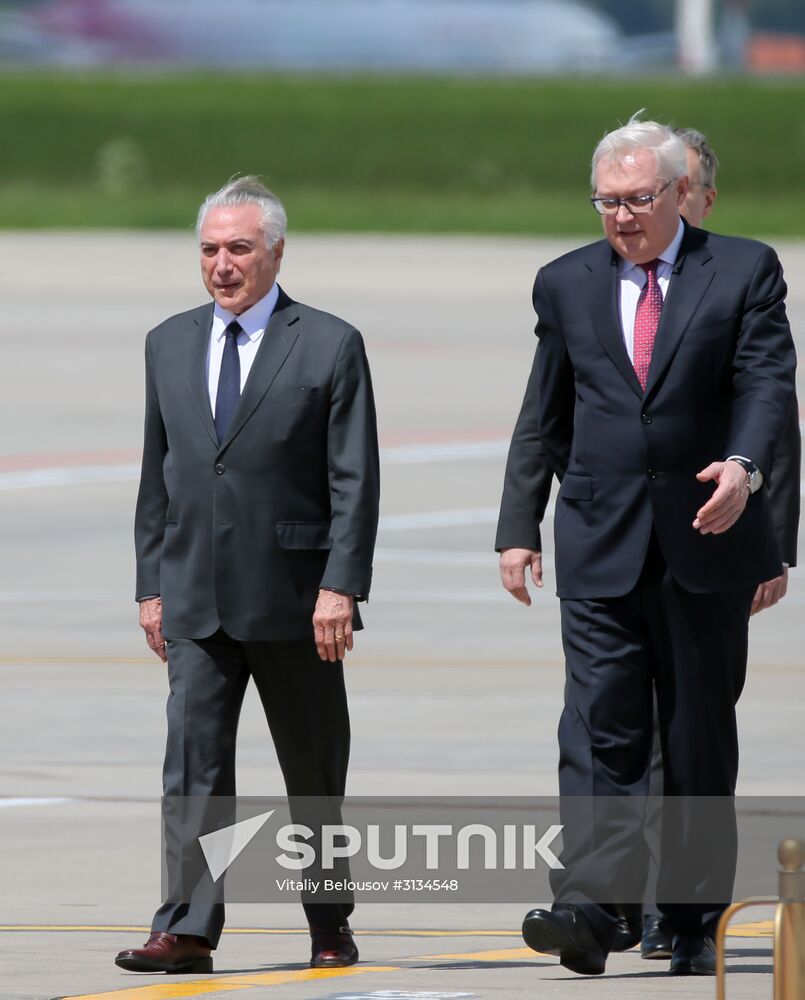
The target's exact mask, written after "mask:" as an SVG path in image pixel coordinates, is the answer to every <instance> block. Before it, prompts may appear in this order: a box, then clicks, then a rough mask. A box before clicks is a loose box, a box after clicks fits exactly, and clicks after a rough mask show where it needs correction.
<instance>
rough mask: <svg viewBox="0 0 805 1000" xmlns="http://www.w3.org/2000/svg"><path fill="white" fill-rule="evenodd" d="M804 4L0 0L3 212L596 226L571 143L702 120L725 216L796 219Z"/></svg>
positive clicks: (760, 221)
mask: <svg viewBox="0 0 805 1000" xmlns="http://www.w3.org/2000/svg"><path fill="white" fill-rule="evenodd" d="M804 106H805V5H803V3H802V0H640V2H639V0H339V2H338V3H334V2H331V0H294V2H293V3H289V2H285V0H228V2H226V3H225V4H224V3H221V2H220V0H0V128H2V132H3V135H4V138H5V140H6V141H5V143H4V155H3V157H2V159H0V227H3V228H6V229H14V228H46V229H47V228H66V229H74V228H185V227H187V226H188V225H189V224H190V222H191V220H192V218H193V217H194V214H195V208H196V206H197V204H198V202H199V200H200V199H201V198H202V197H203V196H204V195H205V194H206V193H207V192H208V191H210V190H212V189H214V188H216V187H218V186H219V185H220V183H221V182H222V181H223V180H225V179H226V178H227V177H229V176H231V175H233V174H235V173H238V172H241V173H259V174H262V175H264V176H266V177H267V179H268V181H269V183H270V184H271V185H272V186H274V187H275V188H276V189H277V191H278V192H279V193H280V194H281V195H282V197H283V198H284V200H285V201H286V203H287V207H288V209H289V214H290V218H291V225H292V228H293V229H294V230H297V231H299V230H308V231H319V232H328V231H329V232H342V231H352V232H437V233H438V232H452V233H467V232H470V233H500V234H523V235H574V236H589V237H593V236H595V235H596V234H597V233H598V231H599V223H598V220H597V219H596V218H595V217H594V214H593V212H592V211H591V209H590V206H589V203H588V201H587V195H588V194H589V190H588V187H589V179H588V163H589V156H590V151H591V150H592V148H593V147H594V145H595V143H596V142H597V140H598V139H599V138H600V136H601V135H602V134H603V133H604V132H605V131H607V130H608V129H611V128H613V127H616V126H617V125H618V124H619V123H621V122H624V121H626V120H627V119H628V118H629V117H630V116H631V115H632V114H633V113H634V112H635V111H637V110H638V109H640V108H645V109H646V110H647V114H648V115H650V116H652V117H656V118H659V119H661V120H664V121H667V122H669V123H670V124H677V125H685V126H688V125H694V126H696V127H698V128H700V129H703V130H704V131H705V132H706V133H707V134H708V135H709V137H710V139H711V140H712V143H713V145H714V146H715V149H716V150H717V152H718V154H719V156H720V158H721V162H722V169H721V172H720V174H719V188H720V190H721V193H722V197H721V198H720V200H719V205H718V211H717V213H716V215H715V216H714V217H713V223H714V226H715V228H717V229H719V230H721V231H723V232H727V233H742V234H744V235H746V234H756V235H761V236H775V235H777V236H794V237H797V236H801V235H803V234H805V199H803V198H802V191H803V185H802V178H803V177H805V116H803V115H802V108H803V107H804Z"/></svg>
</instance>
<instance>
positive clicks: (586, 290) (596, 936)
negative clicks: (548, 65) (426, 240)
mask: <svg viewBox="0 0 805 1000" xmlns="http://www.w3.org/2000/svg"><path fill="white" fill-rule="evenodd" d="M592 182H593V189H594V192H593V199H592V201H593V205H594V206H595V208H596V209H597V210H598V211H599V212H600V213H601V216H602V221H603V227H604V235H605V237H606V238H605V239H604V240H602V241H600V242H598V243H595V244H592V245H591V246H587V247H584V248H582V249H581V250H577V251H575V252H573V253H570V254H567V255H566V256H564V257H562V258H560V259H558V260H556V261H553V262H552V263H550V264H548V265H547V266H546V267H544V268H543V269H542V270H541V271H540V272H539V274H538V275H537V278H536V282H535V285H534V307H535V310H536V312H537V315H538V324H537V331H536V332H537V336H538V338H539V346H538V349H537V353H536V357H535V361H534V366H533V369H532V373H531V377H530V379H529V383H528V387H527V390H526V395H525V399H524V402H523V407H522V410H521V413H520V417H519V419H518V422H517V426H516V429H515V432H514V436H513V439H512V443H511V448H510V452H509V459H508V463H507V468H506V480H505V486H504V494H503V499H502V503H501V512H500V521H499V525H498V534H497V539H496V547H497V548H498V549H499V550H500V551H501V576H502V579H503V583H504V586H505V587H506V588H507V589H508V590H509V591H510V592H511V593H512V594H513V595H514V596H515V597H516V598H518V599H519V600H521V601H523V602H524V603H530V598H529V596H528V593H527V590H526V586H525V573H526V571H530V573H531V575H532V579H533V580H534V582H535V583H536V584H537V585H538V586H541V585H542V566H541V543H540V527H539V526H540V522H541V520H542V515H543V513H544V501H545V499H546V491H545V480H546V477H548V478H549V477H550V475H552V474H556V475H557V477H558V478H559V479H560V480H561V483H562V485H561V489H560V492H559V496H558V499H557V506H556V514H555V521H554V529H555V541H556V574H557V585H558V594H559V597H560V598H561V614H562V633H563V643H564V649H565V657H566V663H567V668H566V669H567V672H566V686H565V708H564V711H563V714H562V719H561V722H560V726H559V744H560V764H559V784H560V793H561V795H562V796H563V797H565V798H566V799H570V798H571V797H578V796H613V797H621V798H623V797H627V796H634V795H637V796H640V795H644V794H646V791H647V777H648V767H647V765H648V758H649V754H650V747H651V719H652V710H651V700H652V686H656V690H657V702H658V717H659V726H660V734H661V741H662V748H663V765H664V793H665V795H666V796H702V795H704V796H719V797H726V798H729V797H731V796H732V795H733V794H734V790H735V783H736V778H737V767H738V743H737V732H736V722H735V705H736V702H737V700H738V697H739V695H740V692H741V689H742V686H743V682H744V676H745V670H746V656H747V636H748V619H749V614H750V610H751V607H752V601H753V598H754V595H755V591H756V588H757V585H758V584H759V583H760V582H762V581H764V580H769V579H772V578H774V577H777V576H779V575H780V573H781V570H782V566H781V562H780V558H779V554H778V550H777V545H776V542H775V538H774V530H773V525H772V520H771V515H770V512H769V509H768V502H767V496H766V492H767V490H766V488H764V475H767V474H768V470H769V468H770V466H771V458H772V454H773V450H774V446H775V443H776V441H777V439H778V437H779V435H780V433H781V431H782V427H783V424H784V421H785V419H786V415H787V413H788V412H789V406H790V402H791V398H792V394H793V384H794V369H795V357H794V347H793V342H792V339H791V334H790V330H789V328H788V323H787V320H786V315H785V306H784V299H785V283H784V281H783V278H782V271H781V268H780V265H779V262H778V260H777V258H776V256H775V254H774V252H773V251H772V250H771V249H770V248H769V247H767V246H765V245H763V244H761V243H757V242H754V241H749V240H740V239H734V238H726V237H718V236H713V235H711V234H708V233H706V232H704V231H702V230H699V229H695V228H693V227H691V226H689V225H687V224H686V223H684V222H683V221H682V220H681V218H680V208H681V206H682V204H683V203H684V200H685V197H686V195H687V192H688V177H687V162H686V156H685V147H684V145H683V143H682V142H681V140H680V139H679V138H678V137H677V136H675V135H674V134H673V132H672V131H671V130H670V129H668V128H666V127H665V126H662V125H659V124H657V123H655V122H639V121H632V122H630V123H629V124H628V125H626V126H624V127H623V128H621V129H618V130H616V131H615V132H613V133H611V134H609V135H608V136H605V138H604V139H603V140H602V141H601V142H600V143H599V145H598V147H597V149H596V151H595V154H594V157H593V177H592ZM663 826H664V828H663V836H664V837H666V836H667V837H668V838H669V839H670V838H673V839H674V841H675V846H676V848H677V851H678V853H680V854H681V855H682V856H683V857H684V856H686V852H687V856H688V857H691V856H692V854H693V851H694V847H695V845H696V837H697V834H699V833H700V832H701V831H700V830H697V828H696V827H697V824H696V823H695V822H693V823H685V822H680V823H678V824H675V825H674V824H671V823H668V822H666V821H665V817H664V822H663ZM568 832H569V831H568V830H566V834H567V833H568ZM598 833H599V834H600V835H599V836H597V839H596V841H595V843H594V844H593V847H592V849H591V850H590V851H589V852H588V853H587V854H586V856H585V857H584V858H582V859H581V860H580V861H579V864H577V865H574V866H572V867H569V868H568V870H567V871H566V872H564V873H561V874H560V877H558V878H556V879H555V880H554V889H555V894H556V902H555V904H554V907H553V909H552V910H551V911H544V910H535V911H532V912H531V913H529V914H528V916H527V917H526V919H525V922H524V925H523V932H524V936H525V939H526V942H527V943H528V944H529V945H530V946H532V947H534V948H535V949H536V950H539V951H542V952H548V953H552V954H557V955H559V957H560V960H561V962H562V964H563V965H565V966H566V967H567V968H570V969H572V970H574V971H577V972H581V973H588V974H596V973H601V972H603V971H604V968H605V962H606V956H607V954H608V952H609V950H610V949H611V946H612V940H613V936H614V932H615V929H616V926H617V914H616V911H615V908H614V906H612V905H611V904H610V903H609V902H608V901H607V895H606V893H607V886H608V885H609V884H614V883H615V882H617V880H618V876H619V875H620V874H622V872H623V869H624V866H628V864H629V861H630V857H629V854H628V852H626V853H625V852H624V851H623V849H622V845H621V844H619V843H618V842H617V835H616V832H613V830H612V829H611V828H604V829H602V830H600V831H598ZM566 847H567V841H566ZM727 853H728V854H729V853H730V852H729V851H728V852H727ZM727 868H729V864H727ZM699 876H700V878H699V880H698V882H697V895H696V898H695V899H691V900H687V901H685V902H680V901H678V900H677V901H676V902H663V895H666V896H669V897H673V886H670V885H668V884H663V882H662V881H661V884H660V886H659V890H658V891H659V895H660V909H661V911H662V912H663V914H664V916H665V918H666V920H667V921H668V923H669V925H670V926H672V927H673V929H674V932H675V933H674V939H673V942H674V943H673V955H672V958H671V972H672V973H674V974H697V973H699V974H709V973H712V972H713V971H714V951H713V933H714V927H715V924H716V922H717V920H718V917H719V915H720V913H721V912H722V910H723V908H724V905H725V903H726V900H725V899H724V898H723V892H724V887H723V880H722V881H721V882H717V881H711V880H709V877H708V874H707V866H706V865H705V870H704V871H700V872H699Z"/></svg>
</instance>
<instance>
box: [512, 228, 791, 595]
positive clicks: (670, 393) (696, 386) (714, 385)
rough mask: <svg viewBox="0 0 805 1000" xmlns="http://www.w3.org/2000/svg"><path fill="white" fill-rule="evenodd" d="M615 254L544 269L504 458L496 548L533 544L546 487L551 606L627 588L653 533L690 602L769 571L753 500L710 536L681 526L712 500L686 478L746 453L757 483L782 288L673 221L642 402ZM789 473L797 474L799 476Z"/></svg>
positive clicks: (738, 242)
mask: <svg viewBox="0 0 805 1000" xmlns="http://www.w3.org/2000/svg"><path fill="white" fill-rule="evenodd" d="M617 261H618V258H617V255H616V254H615V253H614V251H613V250H612V248H611V247H610V245H609V243H608V242H607V241H606V240H601V241H599V242H597V243H594V244H592V245H590V246H587V247H583V248H582V249H580V250H576V251H573V252H572V253H570V254H567V255H565V256H564V257H561V258H559V259H558V260H555V261H553V262H552V263H550V264H548V265H547V266H546V267H544V268H543V269H542V270H541V271H540V272H539V274H538V275H537V278H536V282H535V285H534V308H535V310H536V312H537V315H538V323H537V328H536V333H537V336H538V338H539V345H538V348H537V352H536V355H535V359H534V365H533V368H532V372H531V377H530V379H529V383H528V387H527V390H526V395H525V399H524V401H523V407H522V410H521V412H520V417H519V419H518V421H517V426H516V428H515V432H514V436H513V438H512V443H511V447H510V450H509V458H508V463H507V468H506V479H505V485H504V492H503V499H502V502H501V513H500V520H499V524H498V533H497V538H496V547H497V548H498V549H501V548H509V547H523V548H531V549H539V548H540V547H541V540H540V533H539V525H540V521H541V520H542V515H543V513H544V508H545V504H546V503H547V489H546V486H547V488H548V489H549V486H550V477H551V475H552V474H556V475H557V477H558V478H559V479H560V480H561V484H562V485H561V488H560V491H559V495H558V498H557V504H556V513H555V518H554V531H555V540H556V578H557V590H558V594H559V596H560V597H565V598H596V597H614V596H619V595H623V594H626V593H628V592H629V591H630V590H631V589H632V587H633V586H634V585H635V583H636V582H637V579H638V577H639V575H640V572H641V569H642V567H643V563H644V560H645V555H646V551H647V548H648V543H649V538H650V536H651V532H652V530H654V531H655V532H656V535H657V538H658V540H659V543H660V546H661V548H662V551H663V555H664V557H665V560H666V563H667V565H668V567H669V569H670V571H671V573H672V574H673V576H674V577H675V579H676V580H677V581H678V582H679V583H680V584H681V585H682V586H683V587H685V588H686V589H688V590H690V591H693V592H720V591H725V590H731V589H737V588H745V587H747V588H748V587H751V586H754V585H756V584H757V583H759V582H761V581H762V580H767V579H770V578H772V577H774V576H776V575H778V574H779V573H780V572H781V565H780V557H779V553H778V549H777V544H776V542H775V537H774V529H773V524H772V519H771V516H770V512H769V507H768V497H767V490H766V489H761V490H760V491H759V492H758V493H757V494H755V495H753V496H752V497H750V498H749V501H748V503H747V506H746V509H745V510H744V512H743V514H742V515H741V517H740V519H739V520H738V522H737V523H736V524H735V525H734V526H733V527H732V528H731V529H730V530H729V531H727V532H725V533H724V534H722V535H704V536H703V535H701V534H699V532H698V531H695V530H694V529H693V527H692V522H693V520H694V518H695V516H696V511H697V510H698V509H699V508H700V507H701V506H702V505H703V504H704V503H705V501H706V500H707V499H708V498H709V497H710V496H711V495H712V493H713V489H714V486H713V484H712V483H699V482H698V480H697V479H696V473H697V472H699V471H700V470H701V469H703V468H704V467H705V466H707V465H708V464H710V463H711V462H713V461H719V460H723V459H724V458H726V457H727V456H728V455H732V454H737V455H745V456H747V457H749V458H751V459H752V460H753V461H755V462H756V463H757V464H758V465H759V466H760V468H761V469H762V470H763V471H764V472H765V473H766V474H767V475H768V472H769V470H770V468H771V465H772V456H773V453H774V449H775V445H776V443H777V441H778V439H779V437H780V435H781V432H782V429H783V426H784V423H785V420H786V417H787V416H788V415H789V413H790V407H791V400H792V397H793V392H794V370H795V354H794V346H793V341H792V338H791V333H790V330H789V327H788V322H787V319H786V314H785V305H784V300H785V292H786V287H785V282H784V281H783V276H782V269H781V267H780V264H779V261H778V260H777V257H776V255H775V254H774V251H773V250H772V249H771V248H770V247H768V246H765V245H764V244H762V243H758V242H755V241H753V240H744V239H737V238H731V237H723V236H716V235H713V234H711V233H707V232H705V231H703V230H699V229H694V228H692V227H690V226H687V225H686V227H685V235H684V238H683V241H682V245H681V247H680V252H679V255H678V258H677V261H676V264H675V267H674V272H673V275H672V278H671V282H670V285H669V288H668V293H667V296H666V299H665V302H664V305H663V310H662V317H661V321H660V327H659V330H658V333H657V338H656V340H655V344H654V351H653V354H652V359H651V367H650V370H649V374H648V384H647V386H646V391H645V392H643V390H642V389H641V386H640V383H639V382H638V380H637V376H636V375H635V372H634V368H633V366H632V363H631V361H630V360H629V356H628V354H627V352H626V347H625V345H624V340H623V333H622V330H621V323H620V313H619V308H618V280H617V279H618V268H617ZM798 478H799V477H797V479H798Z"/></svg>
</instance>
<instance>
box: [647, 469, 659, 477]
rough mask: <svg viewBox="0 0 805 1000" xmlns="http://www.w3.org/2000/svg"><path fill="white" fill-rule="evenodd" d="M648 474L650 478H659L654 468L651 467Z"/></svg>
mask: <svg viewBox="0 0 805 1000" xmlns="http://www.w3.org/2000/svg"><path fill="white" fill-rule="evenodd" d="M646 475H647V476H648V477H649V479H656V478H657V473H656V472H655V471H654V469H649V470H648V472H647V473H646Z"/></svg>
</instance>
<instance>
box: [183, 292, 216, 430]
mask: <svg viewBox="0 0 805 1000" xmlns="http://www.w3.org/2000/svg"><path fill="white" fill-rule="evenodd" d="M212 314H213V304H212V303H210V304H209V305H208V306H204V307H203V308H202V309H199V310H198V314H197V315H196V316H194V317H193V323H192V324H191V325H190V326H188V328H187V331H186V333H185V357H186V360H187V384H188V386H189V388H190V395H191V396H192V397H193V402H194V403H195V404H196V409H197V410H198V413H199V416H200V417H201V422H202V423H203V424H204V428H205V430H206V431H207V433H208V434H209V435H210V437H211V438H212V440H213V443H214V444H215V446H216V448H217V447H218V435H217V434H216V433H215V422H214V421H213V418H212V407H211V406H210V390H209V386H208V384H207V353H208V350H209V343H210V330H211V329H212Z"/></svg>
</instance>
